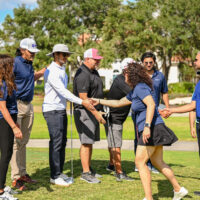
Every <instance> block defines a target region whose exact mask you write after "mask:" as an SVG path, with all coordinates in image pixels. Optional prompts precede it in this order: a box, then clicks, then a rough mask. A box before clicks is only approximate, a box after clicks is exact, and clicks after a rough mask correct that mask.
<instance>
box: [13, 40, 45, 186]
mask: <svg viewBox="0 0 200 200" xmlns="http://www.w3.org/2000/svg"><path fill="white" fill-rule="evenodd" d="M37 52H39V49H37V45H36V42H35V41H34V40H33V39H31V38H25V39H23V40H21V42H20V48H19V49H17V52H16V58H15V62H14V75H15V84H16V86H17V91H16V96H17V107H18V115H17V123H18V124H19V126H20V129H21V130H22V134H23V139H22V140H19V139H17V138H15V141H14V146H13V155H12V159H11V178H12V181H13V182H12V185H13V187H15V188H17V189H20V190H23V189H25V186H24V182H26V183H34V182H35V181H34V180H32V179H31V178H30V176H29V175H28V173H27V171H26V144H27V143H28V141H29V137H30V133H31V129H32V125H33V118H34V114H33V105H32V104H31V101H32V100H33V94H34V81H35V80H37V79H39V78H40V77H41V76H43V74H44V72H45V70H46V69H45V68H43V69H41V70H40V71H38V72H34V69H33V65H32V64H33V60H34V57H35V54H36V53H37Z"/></svg>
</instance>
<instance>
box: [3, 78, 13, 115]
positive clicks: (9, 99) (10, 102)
mask: <svg viewBox="0 0 200 200" xmlns="http://www.w3.org/2000/svg"><path fill="white" fill-rule="evenodd" d="M0 90H1V92H2V93H3V97H2V98H0V101H6V107H7V109H8V112H9V113H10V115H14V114H17V102H16V92H15V90H14V91H13V93H12V96H9V95H8V92H7V87H6V83H5V82H4V81H3V86H2V87H1V88H0ZM2 118H3V115H2V113H1V111H0V119H2Z"/></svg>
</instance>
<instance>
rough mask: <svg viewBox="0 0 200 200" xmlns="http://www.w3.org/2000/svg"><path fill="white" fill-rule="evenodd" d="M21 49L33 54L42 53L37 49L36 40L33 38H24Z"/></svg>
mask: <svg viewBox="0 0 200 200" xmlns="http://www.w3.org/2000/svg"><path fill="white" fill-rule="evenodd" d="M20 48H22V49H27V50H28V51H30V52H32V53H37V52H39V51H40V50H39V49H37V44H36V42H35V40H33V39H31V38H24V39H23V40H21V42H20Z"/></svg>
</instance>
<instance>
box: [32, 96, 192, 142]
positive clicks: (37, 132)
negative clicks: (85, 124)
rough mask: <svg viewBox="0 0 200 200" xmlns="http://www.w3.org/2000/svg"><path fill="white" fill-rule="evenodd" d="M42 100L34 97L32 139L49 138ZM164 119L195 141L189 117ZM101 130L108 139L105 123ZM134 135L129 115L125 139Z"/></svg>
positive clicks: (181, 138) (186, 137) (74, 136)
mask: <svg viewBox="0 0 200 200" xmlns="http://www.w3.org/2000/svg"><path fill="white" fill-rule="evenodd" d="M42 102H43V97H42V96H35V97H34V101H33V105H34V111H35V118H34V124H33V129H32V133H31V138H32V139H48V138H49V133H48V129H47V126H46V122H45V120H44V117H43V115H42ZM67 108H68V109H69V103H68V104H67ZM72 121H73V122H72V132H73V138H75V139H77V138H79V137H78V133H77V131H76V127H75V124H74V119H73V120H72ZM164 121H165V123H166V125H167V126H168V127H169V128H171V129H172V130H173V131H174V132H175V134H176V135H177V137H178V138H179V140H185V141H195V139H192V138H191V136H190V129H189V119H188V117H169V118H168V119H166V120H164ZM100 130H101V139H106V134H105V130H104V126H103V125H101V126H100ZM67 133H68V138H69V137H70V134H71V121H70V116H68V132H67ZM134 137H135V133H134V126H133V122H132V119H131V117H128V118H127V120H126V121H125V123H124V129H123V139H125V140H133V139H134Z"/></svg>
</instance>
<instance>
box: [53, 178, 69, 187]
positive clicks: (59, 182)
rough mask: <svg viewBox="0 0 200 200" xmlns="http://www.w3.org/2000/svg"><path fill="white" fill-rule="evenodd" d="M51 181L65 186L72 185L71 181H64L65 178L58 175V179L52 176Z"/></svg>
mask: <svg viewBox="0 0 200 200" xmlns="http://www.w3.org/2000/svg"><path fill="white" fill-rule="evenodd" d="M50 183H52V184H55V185H59V186H64V187H69V185H70V184H69V183H67V182H66V181H64V179H62V178H61V177H58V178H56V179H52V178H50Z"/></svg>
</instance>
